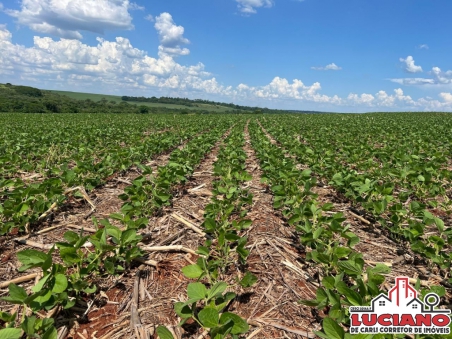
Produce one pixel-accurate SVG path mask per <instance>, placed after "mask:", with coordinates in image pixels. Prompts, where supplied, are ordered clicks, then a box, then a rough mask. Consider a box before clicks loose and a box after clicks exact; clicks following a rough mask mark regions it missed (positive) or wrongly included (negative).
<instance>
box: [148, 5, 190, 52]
mask: <svg viewBox="0 0 452 339" xmlns="http://www.w3.org/2000/svg"><path fill="white" fill-rule="evenodd" d="M155 28H156V30H157V32H158V34H159V38H160V46H159V53H160V54H161V55H172V56H177V55H188V54H189V53H190V50H189V49H188V48H183V47H181V45H186V44H189V43H190V41H189V40H188V39H186V38H185V37H184V27H182V26H177V25H176V24H175V23H174V21H173V17H172V16H171V14H169V13H162V14H160V15H159V16H158V17H156V18H155Z"/></svg>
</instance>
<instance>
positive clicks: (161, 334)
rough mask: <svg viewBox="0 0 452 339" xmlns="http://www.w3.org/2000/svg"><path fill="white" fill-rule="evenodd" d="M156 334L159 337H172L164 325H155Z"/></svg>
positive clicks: (164, 338)
mask: <svg viewBox="0 0 452 339" xmlns="http://www.w3.org/2000/svg"><path fill="white" fill-rule="evenodd" d="M157 335H158V336H159V338H160V339H174V337H173V335H172V334H171V332H170V331H169V330H168V329H167V328H166V327H165V326H159V327H157Z"/></svg>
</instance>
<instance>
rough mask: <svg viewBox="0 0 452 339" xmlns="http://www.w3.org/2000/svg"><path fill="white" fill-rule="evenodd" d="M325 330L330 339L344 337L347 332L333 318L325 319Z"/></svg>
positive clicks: (341, 338)
mask: <svg viewBox="0 0 452 339" xmlns="http://www.w3.org/2000/svg"><path fill="white" fill-rule="evenodd" d="M322 325H323V330H324V331H325V333H326V335H327V336H328V338H330V339H344V336H345V332H344V329H343V328H342V327H340V326H339V325H338V323H337V322H336V321H334V320H333V319H331V318H325V319H323V323H322Z"/></svg>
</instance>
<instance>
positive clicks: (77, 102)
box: [0, 83, 307, 114]
mask: <svg viewBox="0 0 452 339" xmlns="http://www.w3.org/2000/svg"><path fill="white" fill-rule="evenodd" d="M139 103H160V104H167V105H169V104H171V105H179V106H181V107H180V108H179V109H178V108H174V107H172V108H167V107H151V106H147V105H143V104H141V105H139ZM204 105H210V106H217V107H218V106H222V107H229V108H232V110H229V111H226V112H221V113H226V114H263V113H287V111H282V110H274V109H268V108H260V107H250V106H240V105H235V104H227V103H221V102H216V101H210V100H202V99H196V100H191V99H187V98H171V97H161V98H156V97H151V98H145V97H131V96H123V97H122V101H121V102H119V103H117V102H116V101H113V100H111V101H109V100H107V99H105V98H103V99H101V100H99V101H94V100H91V99H85V100H83V99H73V98H70V97H68V96H66V95H61V94H58V93H54V92H51V91H45V90H40V89H38V88H34V87H29V86H15V85H12V84H9V83H8V84H0V113H1V112H17V113H135V114H149V113H152V114H155V113H170V114H211V113H214V112H213V111H211V110H209V109H208V107H205V106H204ZM184 106H185V107H190V109H188V108H183V107H184ZM296 112H297V113H302V112H303V113H307V111H296ZM219 113H220V112H219Z"/></svg>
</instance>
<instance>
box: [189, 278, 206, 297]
mask: <svg viewBox="0 0 452 339" xmlns="http://www.w3.org/2000/svg"><path fill="white" fill-rule="evenodd" d="M187 295H188V297H189V298H190V299H197V300H202V299H204V298H205V297H206V295H207V288H206V286H204V284H202V283H200V282H196V283H190V284H188V286H187Z"/></svg>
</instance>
